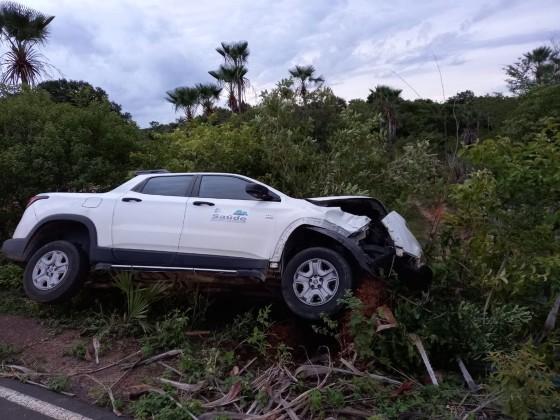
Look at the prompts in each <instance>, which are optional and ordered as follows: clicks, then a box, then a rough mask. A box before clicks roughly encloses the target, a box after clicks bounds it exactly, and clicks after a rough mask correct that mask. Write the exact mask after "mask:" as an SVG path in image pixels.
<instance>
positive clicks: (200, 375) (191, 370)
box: [180, 347, 235, 382]
mask: <svg viewBox="0 0 560 420" xmlns="http://www.w3.org/2000/svg"><path fill="white" fill-rule="evenodd" d="M234 364H235V354H234V353H233V352H232V351H223V350H219V349H217V348H215V347H211V348H208V349H202V350H199V351H196V352H193V351H185V352H184V353H183V356H182V357H181V363H180V367H181V370H182V371H183V372H184V373H185V376H186V378H187V380H188V381H190V382H197V381H200V380H202V379H212V378H219V377H223V376H225V375H226V374H227V373H228V372H229V371H230V370H231V368H232V367H233V366H234Z"/></svg>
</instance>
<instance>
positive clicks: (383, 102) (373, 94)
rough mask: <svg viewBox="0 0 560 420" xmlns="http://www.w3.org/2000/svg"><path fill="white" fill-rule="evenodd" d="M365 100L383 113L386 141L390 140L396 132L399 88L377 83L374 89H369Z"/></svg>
mask: <svg viewBox="0 0 560 420" xmlns="http://www.w3.org/2000/svg"><path fill="white" fill-rule="evenodd" d="M369 91H370V94H369V95H368V97H367V102H369V103H370V104H373V105H374V106H375V107H376V108H377V109H378V110H379V111H380V112H381V114H382V115H383V118H384V120H385V124H386V125H387V141H388V142H391V141H392V140H393V139H394V138H395V136H396V134H397V111H396V106H397V104H398V103H399V102H400V100H401V97H400V95H401V92H402V90H400V89H393V88H392V87H390V86H385V85H378V86H376V87H375V90H372V89H370V90H369Z"/></svg>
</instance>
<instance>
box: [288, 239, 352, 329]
mask: <svg viewBox="0 0 560 420" xmlns="http://www.w3.org/2000/svg"><path fill="white" fill-rule="evenodd" d="M351 288H352V269H351V268H350V265H349V264H348V261H346V259H345V258H344V256H342V255H341V254H339V253H338V252H336V251H333V250H332V249H329V248H322V247H317V248H308V249H305V250H303V251H301V252H299V253H298V254H296V255H295V256H294V257H293V258H292V259H291V260H290V261H289V262H288V264H287V266H286V269H285V270H284V273H283V274H282V295H283V297H284V300H285V302H286V304H287V305H288V307H289V308H290V309H291V310H292V312H294V313H295V314H297V315H299V316H301V317H302V318H306V319H310V320H318V319H320V317H321V314H325V315H334V314H335V313H336V312H338V311H339V310H340V304H339V302H338V300H339V299H340V298H341V297H342V296H344V294H345V293H346V291H347V290H350V289H351Z"/></svg>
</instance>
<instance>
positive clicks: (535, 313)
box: [0, 2, 560, 419]
mask: <svg viewBox="0 0 560 420" xmlns="http://www.w3.org/2000/svg"><path fill="white" fill-rule="evenodd" d="M55 24H56V19H55V18H54V17H53V16H50V17H49V16H45V15H43V14H41V13H40V12H37V11H33V10H29V9H27V8H25V7H23V6H19V5H17V4H15V3H11V2H4V3H0V51H1V52H2V54H3V55H2V56H1V57H0V69H1V78H0V80H1V82H2V84H1V87H0V173H1V174H2V176H1V177H0V240H4V239H7V238H8V237H9V236H10V235H11V234H12V232H13V229H14V228H15V225H16V223H17V221H18V220H19V218H20V217H21V214H22V212H23V211H24V209H25V205H26V202H27V200H28V199H29V197H31V196H32V195H34V194H36V193H38V192H43V191H104V190H108V189H110V188H111V187H113V186H115V185H118V184H119V183H122V182H123V181H124V180H126V179H127V177H129V176H130V175H131V173H132V172H133V171H134V170H136V169H140V168H166V169H168V170H170V171H182V172H188V171H216V172H231V173H240V174H244V175H247V176H250V177H252V178H256V179H258V180H260V181H262V182H265V183H267V184H270V185H272V186H274V187H275V188H278V189H279V190H281V191H283V192H285V193H286V194H288V195H291V196H294V197H313V196H324V195H368V196H373V197H376V198H378V199H380V200H381V201H383V202H384V203H385V204H386V206H387V207H389V208H392V209H395V210H397V211H399V212H400V213H402V214H403V215H405V216H406V217H407V219H408V220H409V221H410V225H411V228H412V230H413V231H414V232H415V233H416V234H417V236H418V237H419V238H421V242H422V243H423V246H424V249H425V250H426V260H427V261H428V262H429V264H430V265H431V266H432V267H433V269H434V279H433V284H432V286H431V288H430V290H429V291H427V292H417V291H414V290H409V289H407V288H406V287H405V286H404V285H403V284H401V283H400V282H399V280H398V278H396V277H395V276H394V275H393V274H392V273H387V275H386V276H385V278H384V279H382V280H378V282H379V284H380V285H381V286H380V287H381V289H382V290H383V292H382V294H383V299H382V300H383V303H384V305H385V306H386V307H388V308H391V310H392V313H393V314H394V317H395V319H396V321H397V324H396V325H393V326H392V327H391V328H387V329H384V328H381V329H380V328H379V326H380V325H381V324H382V323H383V322H384V318H383V314H382V313H380V312H379V311H378V310H377V309H375V310H371V308H370V307H369V303H370V302H368V300H367V299H360V296H359V293H357V294H356V296H348V297H347V299H346V300H345V304H346V306H347V310H346V313H345V315H343V316H342V317H341V318H340V319H336V320H331V319H325V320H324V322H323V323H321V324H319V325H315V326H313V331H311V327H310V326H301V325H300V324H297V323H296V324H295V327H293V328H295V329H296V330H297V329H302V330H303V329H305V328H309V331H308V332H309V334H312V335H316V336H317V337H322V338H318V339H317V340H318V341H319V342H321V343H323V344H324V343H326V347H325V346H322V347H321V346H319V348H317V349H315V348H314V349H313V350H309V351H317V354H320V355H321V356H317V354H307V355H306V356H305V357H309V358H311V359H312V360H314V364H322V366H324V369H326V370H324V371H322V372H318V371H317V372H315V373H313V372H310V371H305V370H304V371H299V374H302V372H303V376H304V377H306V378H307V379H306V380H303V379H300V381H299V382H290V379H289V377H288V376H286V375H287V374H286V373H285V370H284V369H287V371H288V372H296V370H295V369H296V368H297V367H298V366H300V365H304V363H305V362H307V360H306V359H305V358H303V359H302V356H301V353H302V352H301V349H298V348H293V346H296V345H297V343H296V344H293V342H292V341H289V342H284V341H282V340H280V339H278V338H277V337H274V338H271V337H270V332H271V331H273V327H272V326H273V325H274V324H275V323H280V324H281V323H282V322H283V321H282V319H281V316H280V318H275V316H276V315H275V314H276V313H277V312H280V313H282V311H281V310H277V309H274V308H273V310H272V312H270V309H269V308H268V307H264V308H261V309H260V310H257V309H252V310H249V311H248V312H246V313H242V314H239V315H238V316H239V318H238V319H237V320H236V321H235V322H234V324H232V325H230V324H227V325H225V323H226V322H230V321H231V319H222V320H221V322H219V323H218V324H213V323H212V322H210V321H209V320H210V319H214V320H215V318H216V315H215V314H214V315H210V313H211V312H212V311H213V310H214V311H218V313H219V310H217V309H216V307H215V306H212V304H211V303H208V302H210V301H211V298H208V297H206V296H205V297H204V298H202V297H200V298H199V299H200V302H202V301H203V302H207V303H208V305H207V306H205V307H203V308H201V307H200V306H197V302H198V303H200V302H199V301H197V300H196V299H195V300H194V301H193V300H189V303H188V305H190V306H187V304H186V303H185V301H179V300H177V299H175V298H170V297H167V298H166V297H165V296H166V293H169V290H168V289H167V292H166V291H165V290H162V291H160V292H161V293H160V294H161V300H159V299H153V300H150V299H149V298H148V297H147V295H148V294H147V293H144V292H145V291H146V289H138V290H137V291H136V293H138V294H139V295H140V296H141V299H142V296H143V297H144V298H145V300H146V305H145V308H143V312H142V313H141V316H139V317H135V316H134V314H133V312H134V308H131V307H130V306H128V307H126V305H125V304H123V302H125V299H124V298H122V299H121V295H119V299H120V300H119V299H115V292H113V295H112V297H111V298H108V297H107V295H101V297H97V298H96V300H95V302H94V301H93V298H90V300H88V296H87V291H86V295H84V296H80V297H79V298H78V299H76V302H73V303H71V304H69V305H67V306H63V307H62V308H59V309H53V308H42V307H38V306H36V305H31V304H29V303H28V302H26V300H25V299H24V298H23V297H22V292H21V290H20V289H21V285H20V282H19V276H20V275H21V273H20V271H19V268H18V267H16V266H14V265H11V264H8V263H7V262H4V261H2V260H0V313H2V314H18V315H25V316H29V317H39V316H41V317H43V318H44V319H49V320H50V321H49V322H51V323H52V322H55V321H56V320H59V321H58V322H59V323H60V324H62V325H63V326H64V325H66V326H67V327H68V326H72V327H75V326H76V322H77V323H79V324H82V325H83V324H87V325H88V328H87V332H86V333H85V335H86V336H87V337H91V336H94V335H95V336H102V337H104V339H105V340H110V339H109V338H108V337H119V338H120V337H133V338H134V339H135V340H137V341H138V342H140V343H142V349H143V351H145V352H146V353H145V354H147V355H150V354H156V353H161V352H165V351H168V350H173V349H177V348H178V349H181V351H182V356H180V358H181V360H180V363H179V365H177V366H175V365H174V366H175V367H174V369H175V370H177V369H178V370H179V371H180V372H181V375H182V376H181V377H180V381H181V382H189V383H192V384H194V383H199V382H204V383H205V384H206V385H205V386H206V388H204V390H203V391H200V393H199V394H197V392H198V391H197V392H193V393H190V394H189V393H187V394H188V395H187V394H185V393H182V391H178V390H177V389H175V388H173V387H167V388H165V387H162V389H164V391H162V392H163V394H157V393H155V394H149V393H148V394H147V395H146V396H144V397H142V398H141V399H139V400H137V401H135V402H132V403H131V404H130V405H129V410H132V411H131V412H133V413H134V415H135V416H136V417H138V418H152V416H153V415H156V414H158V413H159V417H157V418H167V419H172V418H193V417H192V416H199V415H201V414H202V413H204V412H214V413H218V414H219V415H221V416H222V417H220V418H240V417H235V416H234V414H235V413H238V412H239V411H243V412H247V411H248V410H249V409H250V407H252V404H253V405H254V407H253V408H252V410H253V411H252V412H254V413H255V414H262V415H264V413H266V410H264V408H265V407H268V410H269V411H271V412H273V414H276V415H278V416H280V415H281V414H282V415H286V416H289V417H291V418H294V417H293V416H299V417H301V418H327V417H329V416H331V417H332V416H334V417H337V415H338V416H339V418H341V417H340V416H346V418H365V417H368V416H370V417H369V418H371V419H382V418H426V417H424V416H428V417H430V418H509V417H513V418H553V416H555V415H558V412H559V411H560V334H559V332H558V329H557V328H555V325H556V319H557V315H558V309H559V306H560V240H559V239H560V206H559V203H560V51H559V50H558V48H557V46H555V45H543V46H541V47H538V48H536V49H534V50H532V51H528V52H523V51H520V58H519V60H518V61H517V62H515V63H512V64H511V65H508V66H506V67H505V68H504V80H506V81H507V84H508V86H509V89H510V92H509V93H508V94H507V95H503V94H488V95H482V96H481V95H477V94H475V93H474V92H472V91H470V90H465V91H463V92H458V93H456V94H455V95H454V96H451V97H449V98H447V99H446V100H445V101H442V102H437V101H433V100H430V99H424V98H418V99H414V100H410V99H405V98H403V97H402V92H401V90H400V89H398V88H396V87H392V86H385V85H377V86H370V87H368V88H365V91H364V95H363V96H364V97H366V99H365V100H364V99H352V100H345V99H343V98H341V97H338V96H337V95H336V93H335V92H334V91H333V89H331V88H330V87H329V80H328V78H326V77H324V76H323V75H322V74H321V69H315V68H314V67H313V66H311V65H304V64H301V65H297V66H294V67H293V68H289V69H288V68H287V69H286V72H285V74H286V78H285V79H282V80H280V81H278V82H277V83H276V85H275V87H274V88H272V89H270V90H265V91H262V92H260V99H259V100H258V102H256V103H248V102H247V100H246V94H245V93H246V90H247V88H248V86H250V76H251V71H250V69H251V50H250V49H249V45H248V43H247V42H245V41H239V42H222V43H221V44H220V45H218V46H217V48H216V51H217V54H216V66H217V68H216V69H215V70H209V75H208V79H207V80H200V81H199V82H198V83H197V84H195V85H192V86H178V87H177V88H175V89H174V90H171V91H169V92H162V101H168V102H169V106H170V107H173V109H175V110H176V111H177V113H178V115H179V118H178V120H177V122H175V123H172V124H160V123H157V122H153V123H152V124H151V127H150V128H146V129H141V128H139V127H138V125H137V124H136V123H135V122H134V121H133V119H132V117H131V116H130V114H128V113H126V112H125V111H123V110H122V108H121V106H120V105H119V104H116V103H114V102H112V101H111V99H110V97H109V95H108V94H107V93H106V92H105V91H104V90H103V89H102V88H100V87H94V86H92V85H91V84H89V83H88V82H87V81H74V80H64V79H62V80H56V78H55V79H54V80H51V79H49V77H48V75H49V74H50V65H49V64H48V61H47V58H46V57H43V56H42V55H41V53H40V51H41V46H42V45H43V43H45V42H49V38H48V35H49V28H50V27H51V26H52V25H55ZM119 282H120V283H119ZM118 283H119V284H118V285H119V289H120V290H122V293H121V294H122V295H124V296H125V297H126V296H128V297H130V294H131V293H134V292H133V291H132V290H133V289H134V286H133V285H129V287H125V286H126V285H123V279H119V280H118ZM138 287H140V286H138ZM142 291H144V292H142ZM144 295H146V296H144ZM196 296H199V295H198V294H197V295H196ZM103 299H106V300H103ZM166 299H167V302H169V304H166V305H162V304H161V302H163V301H166ZM189 299H190V298H189ZM152 302H153V303H152ZM129 304H130V302H129ZM123 305H124V306H123ZM203 306H204V305H203ZM131 312H132V313H131ZM123 314H124V315H123ZM235 324H237V325H235ZM302 324H303V322H302ZM215 325H219V326H217V327H215V330H214V329H213V328H214V326H215ZM187 329H188V330H206V329H209V330H211V332H210V333H209V335H204V336H202V338H201V337H193V336H187V335H185V334H184V333H185V331H186V330H187ZM306 331H307V330H306ZM416 339H418V340H419V341H418V340H416ZM418 342H420V343H421V345H422V346H423V348H424V349H425V351H426V353H427V354H428V355H429V360H430V362H431V364H432V366H434V368H435V369H436V370H437V373H438V375H439V378H440V380H439V385H438V386H435V385H426V383H427V382H426V380H424V379H425V378H424V376H425V375H426V370H425V369H426V368H425V365H424V362H423V360H422V358H421V357H420V354H419V352H418ZM2 346H3V344H2V343H0V359H1V360H2V361H4V362H5V361H7V360H11V359H12V358H14V357H15V358H16V359H17V353H16V354H15V356H14V355H13V354H10V355H9V356H6V355H5V354H8V353H9V352H7V350H6V348H4V347H2ZM325 348H327V351H326V350H325ZM326 354H327V355H328V358H329V362H325V360H326V359H325V358H326V357H327V356H326ZM253 358H257V359H256V361H254V362H251V363H250V365H248V363H249V362H250V361H251V360H252V359H253ZM341 360H342V361H343V362H341ZM344 362H346V363H348V364H349V365H350V367H348V364H346V365H345V364H344ZM325 363H326V364H325ZM329 363H330V365H329ZM341 363H342V364H341ZM460 365H462V366H466V367H467V369H468V370H469V372H470V374H471V375H472V376H473V377H474V380H475V381H476V382H477V384H478V385H480V388H476V389H474V388H472V387H471V389H470V390H469V388H468V387H467V385H465V384H464V382H463V375H462V374H461V370H460V368H459V366H460ZM243 366H245V368H244V370H243V372H240V368H243ZM235 367H237V371H235V372H237V373H231V372H232V369H233V370H235ZM329 369H330V370H329ZM333 369H334V370H333ZM336 369H339V371H338V373H337V371H336ZM352 369H356V371H354V372H353V374H352V372H351V373H350V374H349V375H347V376H344V374H342V373H341V372H342V371H343V370H350V371H352ZM0 370H3V371H5V372H8V370H6V369H4V364H2V365H1V366H0ZM327 371H328V372H330V373H329V374H327V375H326V376H325V372H327ZM282 372H284V373H282ZM356 372H361V373H360V374H356ZM370 373H371V374H375V375H382V376H384V377H385V376H387V377H391V378H396V379H395V380H397V381H398V384H397V385H395V384H394V383H393V384H391V383H387V382H383V381H381V382H379V381H377V380H376V379H375V378H374V376H371V375H369V374H370ZM290 374H291V373H290ZM262 375H265V376H266V375H268V376H266V378H264V379H263V377H262ZM274 375H276V376H274ZM282 375H284V376H282ZM305 375H307V376H305ZM329 375H332V376H331V377H330V378H327V376H329ZM352 375H354V376H352ZM278 378H283V379H282V381H284V382H282V381H280V379H278ZM317 378H319V380H317ZM265 379H266V380H265ZM323 379H324V381H325V382H324V383H323V382H321V381H322V380H323ZM177 380H179V379H177ZM258 380H261V381H265V382H266V381H268V382H266V383H267V384H268V385H267V386H268V388H267V387H266V386H264V385H263V387H261V388H258V387H257V386H256V385H255V383H256V381H258ZM275 381H277V382H275ZM280 382H282V383H280ZM428 382H429V379H428ZM263 383H264V382H263ZM235 384H240V385H235ZM160 385H161V384H160ZM234 385H235V387H238V388H239V389H237V388H236V394H235V396H234V397H233V399H235V401H236V403H235V404H237V409H239V411H238V410H237V409H236V408H235V407H234V405H225V404H224V405H223V406H220V405H216V406H208V405H205V404H207V403H208V401H209V400H211V399H212V398H213V399H217V398H218V397H219V396H223V395H226V394H227V393H228V390H230V392H231V389H233V386H234ZM284 385H285V386H286V387H285V388H284V389H283V390H282V391H281V392H280V391H278V390H279V389H281V388H282V386H284ZM267 390H269V391H270V390H276V391H278V394H274V393H272V392H268V391H267ZM231 395H233V394H231ZM231 395H230V396H231ZM224 398H225V397H224ZM278 398H280V399H282V398H283V399H284V403H286V401H289V402H290V403H289V404H291V405H289V407H288V408H282V404H281V403H279V402H278V401H280V400H278ZM298 398H299V399H298ZM275 399H277V400H275ZM179 402H180V404H179ZM176 403H177V404H176ZM278 407H280V408H278ZM347 408H351V409H353V410H355V411H354V412H353V413H352V411H351V410H350V411H348V410H347V411H346V412H345V411H344V409H347ZM259 410H260V411H259ZM275 410H276V411H275ZM337 410H338V411H337ZM453 410H455V411H453ZM337 412H338V413H346V414H336V413H337ZM161 413H164V414H165V413H166V414H165V415H163V414H161ZM220 413H221V414H220ZM364 413H368V415H364ZM218 414H216V415H218ZM166 416H167V417H166ZM407 416H409V417H407ZM463 416H465V417H463ZM469 416H470V417H469ZM508 416H509V417H508ZM200 418H203V417H200ZM204 418H207V417H204ZM208 418H209V417H208ZM277 418H280V417H277ZM296 418H297V417H296Z"/></svg>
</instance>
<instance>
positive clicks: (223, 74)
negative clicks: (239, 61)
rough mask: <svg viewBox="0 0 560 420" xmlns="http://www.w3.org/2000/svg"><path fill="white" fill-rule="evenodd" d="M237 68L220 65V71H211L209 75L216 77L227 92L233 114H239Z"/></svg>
mask: <svg viewBox="0 0 560 420" xmlns="http://www.w3.org/2000/svg"><path fill="white" fill-rule="evenodd" d="M236 71H237V70H236V68H235V67H231V66H228V65H225V64H222V65H220V67H219V68H218V70H211V71H209V72H208V73H209V74H210V75H211V76H212V77H214V78H215V79H216V80H217V81H218V82H219V83H220V84H221V85H222V86H225V88H226V91H227V96H228V99H227V103H228V106H229V109H231V110H232V111H233V112H239V110H240V108H239V107H238V105H237V97H236V84H235V81H236Z"/></svg>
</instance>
